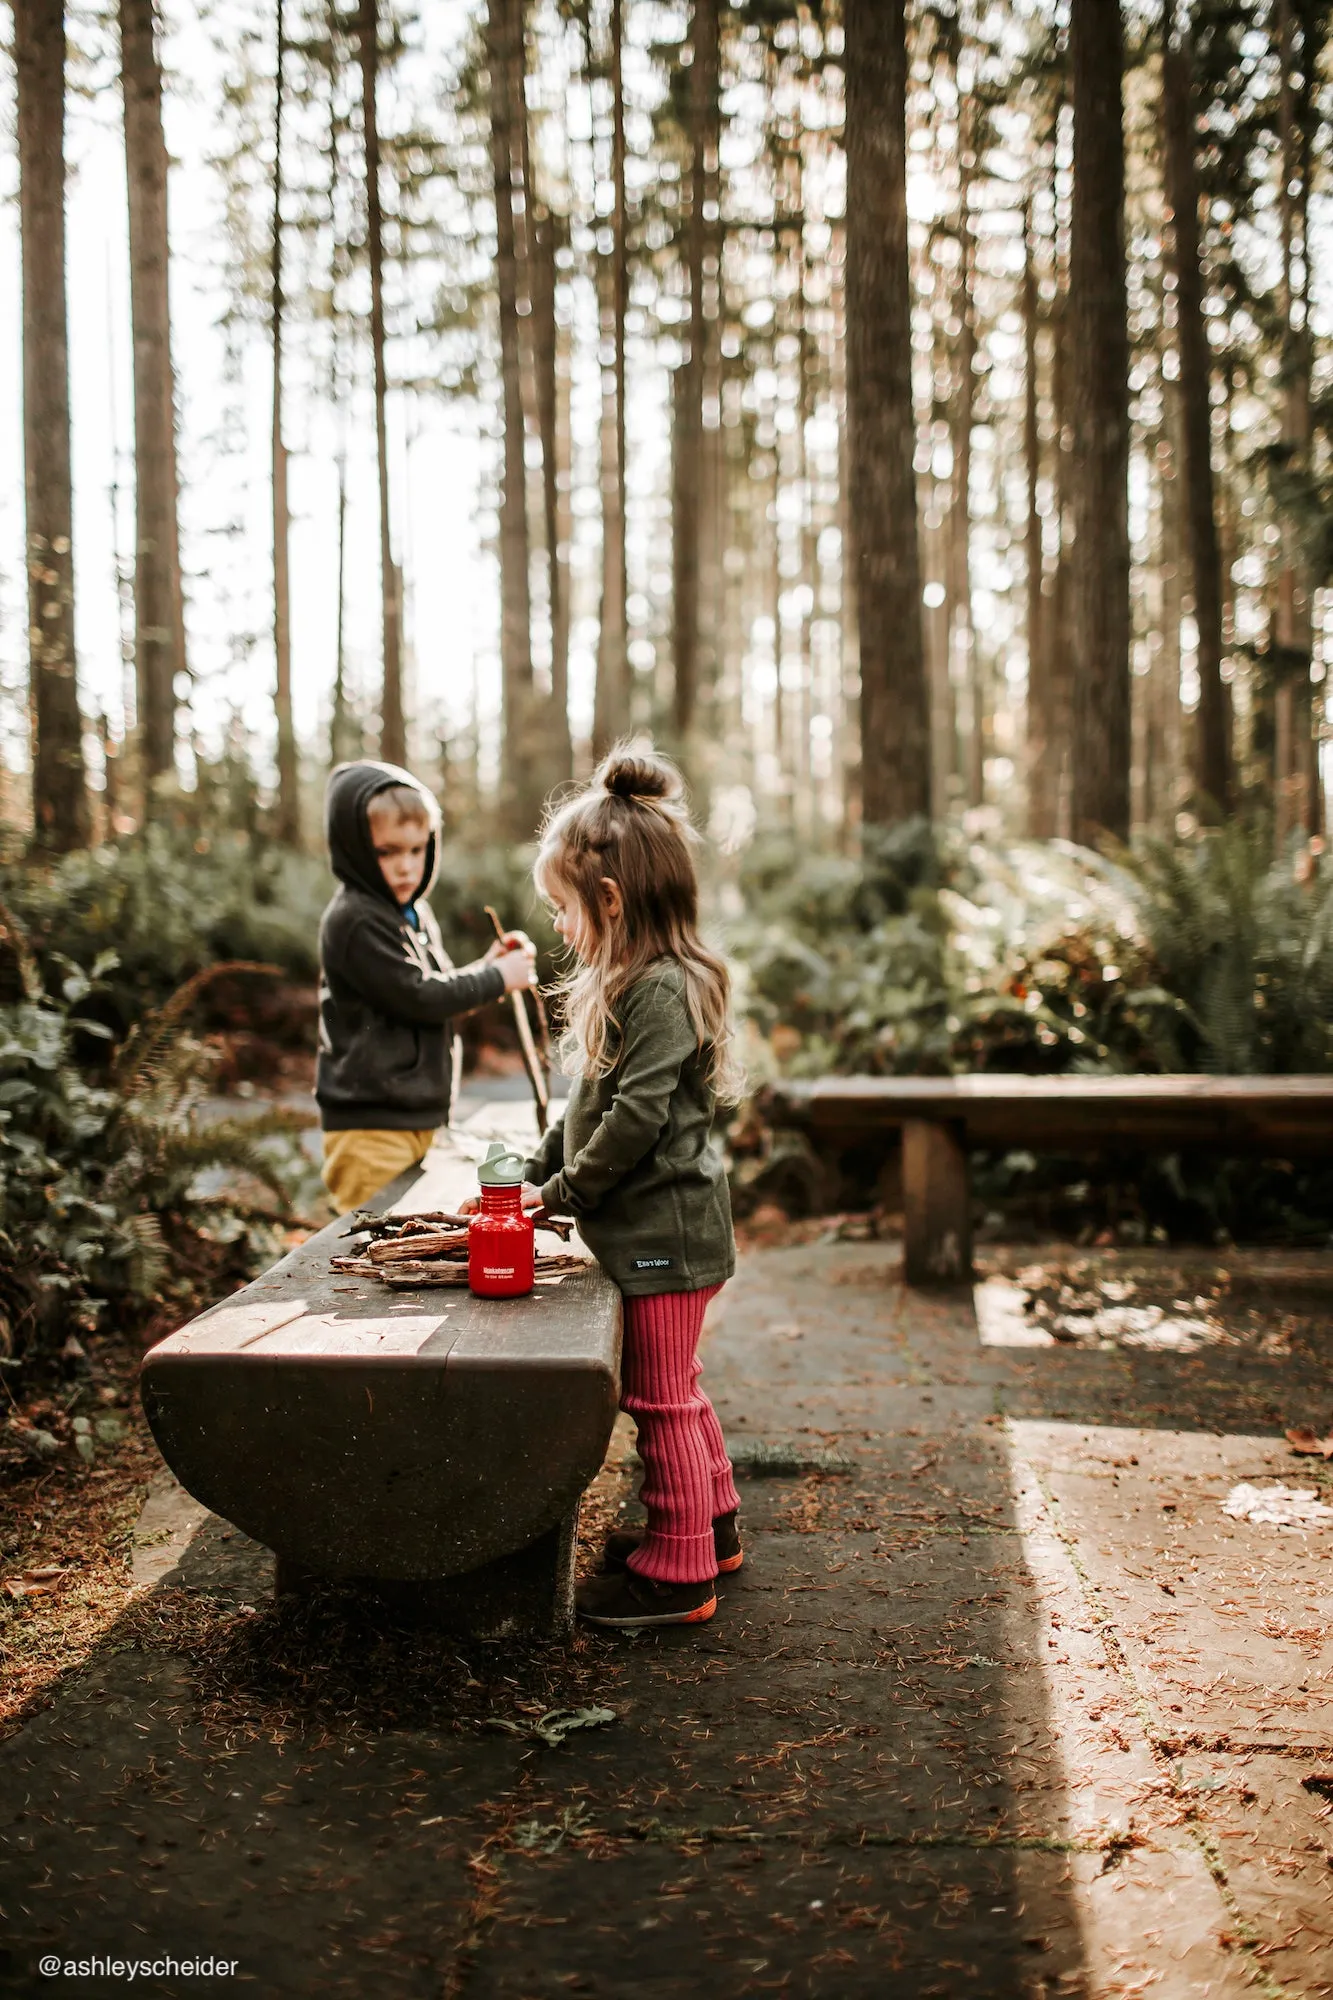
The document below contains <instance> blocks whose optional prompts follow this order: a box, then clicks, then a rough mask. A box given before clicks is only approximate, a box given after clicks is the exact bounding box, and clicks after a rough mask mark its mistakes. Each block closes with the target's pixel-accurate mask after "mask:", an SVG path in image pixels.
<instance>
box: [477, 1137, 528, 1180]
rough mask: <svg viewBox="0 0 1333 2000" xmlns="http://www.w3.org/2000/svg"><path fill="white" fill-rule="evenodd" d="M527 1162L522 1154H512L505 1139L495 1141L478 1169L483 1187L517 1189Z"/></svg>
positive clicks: (478, 1176)
mask: <svg viewBox="0 0 1333 2000" xmlns="http://www.w3.org/2000/svg"><path fill="white" fill-rule="evenodd" d="M526 1164H527V1162H526V1161H525V1160H524V1158H523V1155H522V1154H521V1153H511V1152H510V1150H509V1148H508V1147H507V1146H506V1145H505V1143H504V1141H503V1139H493V1140H492V1141H491V1149H490V1151H489V1153H487V1155H486V1157H485V1159H484V1160H483V1161H482V1163H481V1165H480V1167H478V1169H477V1179H478V1180H479V1181H480V1182H481V1185H482V1186H483V1187H517V1186H518V1185H519V1184H520V1182H521V1181H522V1179H523V1169H524V1167H525V1166H526Z"/></svg>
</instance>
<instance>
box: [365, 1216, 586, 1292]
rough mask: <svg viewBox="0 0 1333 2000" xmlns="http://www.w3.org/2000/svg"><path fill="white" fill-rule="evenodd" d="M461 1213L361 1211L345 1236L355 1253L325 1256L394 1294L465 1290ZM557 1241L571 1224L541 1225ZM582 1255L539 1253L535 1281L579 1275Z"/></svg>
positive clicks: (464, 1234) (465, 1223) (464, 1237)
mask: <svg viewBox="0 0 1333 2000" xmlns="http://www.w3.org/2000/svg"><path fill="white" fill-rule="evenodd" d="M468 1220H469V1218H468V1217H467V1216H466V1215H450V1214H448V1213H446V1212H445V1211H444V1210H442V1209H432V1210H430V1211H429V1212H428V1213H426V1214H424V1215H372V1214H371V1213H370V1212H369V1211H368V1210H365V1209H361V1210H358V1211H357V1213H356V1214H355V1215H354V1216H353V1217H352V1221H351V1227H350V1228H349V1229H347V1230H345V1231H344V1232H343V1233H344V1235H345V1236H350V1237H355V1238H357V1239H359V1241H358V1243H357V1247H356V1249H355V1251H354V1252H353V1253H352V1254H351V1255H349V1256H346V1257H331V1258H330V1259H329V1266H330V1269H331V1270H334V1271H342V1272H345V1273H349V1274H350V1275H351V1276H353V1277H356V1278H377V1279H378V1280H379V1282H380V1283H381V1284H382V1285H388V1286H389V1287H390V1288H391V1289H392V1290H394V1291H412V1290H416V1289H417V1288H418V1287H420V1286H423V1285H452V1286H454V1287H456V1288H457V1289H459V1290H462V1291H465V1290H466V1289H467V1229H468ZM539 1226H540V1227H541V1228H542V1229H543V1230H549V1231H550V1232H551V1234H552V1235H553V1236H556V1237H558V1238H559V1239H560V1241H561V1242H562V1243H567V1242H568V1241H569V1236H570V1231H571V1229H572V1228H573V1224H572V1223H569V1222H543V1223H541V1224H540V1225H539ZM587 1261H588V1260H587V1258H586V1257H580V1256H577V1255H575V1254H574V1253H573V1252H571V1251H567V1250H566V1251H542V1250H539V1251H538V1252H537V1256H536V1260H535V1262H536V1274H537V1277H538V1278H539V1279H540V1278H544V1277H556V1276H559V1275H560V1273H561V1272H563V1271H581V1270H582V1269H583V1267H584V1265H585V1264H586V1263H587Z"/></svg>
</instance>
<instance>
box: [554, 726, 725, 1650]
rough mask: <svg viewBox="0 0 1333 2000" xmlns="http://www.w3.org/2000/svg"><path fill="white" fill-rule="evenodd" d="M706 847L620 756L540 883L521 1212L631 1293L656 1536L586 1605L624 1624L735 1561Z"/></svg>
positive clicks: (587, 1612) (676, 801)
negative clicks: (714, 1361) (560, 1037)
mask: <svg viewBox="0 0 1333 2000" xmlns="http://www.w3.org/2000/svg"><path fill="white" fill-rule="evenodd" d="M697 839H698V836H697V835H696V833H695V831H694V829H693V827H692V826H691V824H690V819H689V814H688V812H687V810H686V806H685V800H684V786H683V784H682V783H681V778H680V773H679V772H678V771H677V770H676V768H675V766H674V765H672V764H670V763H668V761H667V760H666V758H665V757H659V756H658V755H656V753H655V752H653V751H652V750H651V749H645V748H638V747H635V746H633V745H622V746H621V747H619V748H618V749H615V750H613V751H612V752H611V754H610V755H609V756H608V757H607V758H606V759H605V760H604V762H603V763H602V764H601V766H600V767H599V769H598V770H597V771H596V772H595V773H594V775H593V778H592V780H591V782H590V783H589V785H588V786H587V788H586V789H585V790H584V791H582V792H579V793H578V794H577V795H576V796H575V797H573V798H571V799H569V800H567V801H566V802H565V803H564V804H562V805H558V806H557V807H556V808H555V809H554V811H553V812H552V813H551V815H550V817H549V819H548V820H547V823H546V826H545V828H544V830H543V833H542V839H541V846H540V849H539V852H538V855H537V861H536V866H535V868H534V871H533V873H534V879H535V881H536V884H537V887H538V889H539V891H540V892H541V894H542V895H543V896H544V897H545V899H546V901H547V902H548V903H549V904H550V905H551V909H552V912H553V914H554V920H555V927H556V930H557V931H558V932H559V933H560V936H561V937H562V938H563V939H564V941H565V943H566V945H567V946H568V947H569V949H570V951H571V953H572V955H573V958H574V960H575V961H576V964H575V969H574V970H573V972H572V973H571V975H570V977H569V978H568V979H567V981H566V982H565V987H564V997H565V1016H566V1021H567V1031H566V1036H565V1045H564V1057H565V1068H566V1069H567V1071H568V1072H569V1073H570V1075H571V1076H572V1077H573V1079H574V1080H573V1084H572V1088H571V1091H570V1097H569V1104H568V1107H567V1109H566V1112H565V1115H564V1118H563V1120H562V1121H561V1122H560V1124H558V1125H556V1126H553V1127H552V1129H551V1130H550V1131H549V1132H548V1133H547V1135H546V1138H545V1140H544V1142H543V1144H542V1146H541V1148H540V1150H539V1151H538V1153H537V1154H536V1156H535V1158H533V1159H532V1160H530V1161H529V1162H528V1170H527V1178H528V1182H529V1186H528V1187H527V1188H526V1189H525V1191H524V1200H525V1205H526V1206H528V1207H531V1208H540V1209H542V1210H545V1211H547V1212H549V1213H552V1214H559V1215H572V1216H574V1217H575V1218H576V1220H577V1222H578V1226H579V1229H580V1232H581V1233H582V1235H583V1237H584V1239H585V1240H586V1242H587V1243H588V1245H589V1247H590V1248H591V1249H592V1250H593V1251H594V1252H595V1253H596V1255H597V1257H598V1258H599V1259H600V1260H601V1262H602V1264H603V1265H604V1266H605V1267H606V1269H607V1271H608V1272H609V1273H610V1275H611V1276H612V1277H613V1278H614V1279H615V1282H616V1283H617V1284H618V1285H619V1287H620V1289H621V1291H622V1293H623V1294H624V1298H625V1347H624V1362H623V1378H624V1384H623V1392H622V1398H621V1400H622V1404H623V1407H624V1408H625V1409H626V1410H628V1411H629V1412H630V1414H631V1415H632V1416H633V1417H634V1419H635V1421H636V1423H637V1424H638V1428H639V1454H640V1456H641V1457H642V1459H643V1464H644V1477H643V1496H642V1497H643V1503H644V1506H645V1507H646V1509H647V1512H648V1526H647V1530H646V1532H645V1533H644V1534H643V1535H641V1536H640V1535H635V1534H627V1533H620V1534H616V1535H613V1536H612V1537H611V1538H610V1541H609V1542H608V1544H607V1551H606V1572H605V1574H603V1575H602V1576H597V1577H593V1578H591V1579H590V1580H589V1581H588V1582H587V1583H584V1584H583V1585H581V1586H580V1589H579V1596H578V1603H579V1610H580V1612H581V1614H582V1615H583V1617H585V1618H587V1619H588V1620H590V1621H591V1622H592V1623H593V1624H595V1625H608V1626H614V1627H618V1628H620V1629H622V1630H626V1631H632V1630H636V1629H638V1628H640V1627H643V1626H653V1625H693V1624H701V1623H703V1622H704V1621H705V1620H706V1619H709V1618H711V1617H712V1616H713V1613H714V1611H715V1610H716V1608H717V1597H716V1589H715V1580H716V1578H717V1576H718V1574H719V1573H720V1572H723V1571H730V1570H737V1569H739V1568H740V1566H741V1561H742V1556H741V1546H740V1541H739V1538H738V1536H737V1532H736V1515H737V1510H738V1508H739V1505H740V1502H739V1500H738V1499H737V1495H736V1488H735V1484H734V1483H733V1480H732V1475H731V1463H730V1460H729V1459H728V1457H727V1450H726V1445H725V1444H724V1442H723V1438H722V1430H721V1426H720V1425H719V1423H718V1420H717V1417H716V1415H715V1414H714V1411H713V1406H712V1404H711V1403H710V1402H709V1400H708V1398H707V1396H705V1395H704V1393H703V1391H702V1390H701V1389H700V1387H699V1380H698V1378H699V1374H700V1370H701V1363H700V1361H699V1359H698V1356H697V1352H696V1350H697V1348H698V1344H699V1334H700V1330H701V1328H702V1325H703V1317H704V1312H705V1309H706V1308H707V1306H708V1303H709V1300H710V1299H712V1298H714V1297H715V1296H716V1295H717V1293H718V1292H719V1291H720V1290H721V1288H722V1286H723V1285H724V1284H725V1282H726V1280H727V1279H728V1278H729V1277H730V1276H731V1274H732V1271H733V1270H734V1268H735V1261H736V1258H735V1243H734V1240H733V1237H732V1231H731V1202H730V1197H729V1194H728V1190H727V1180H726V1174H725V1172H724V1169H723V1164H722V1155H721V1151H720V1149H719V1147H718V1145H717V1142H716V1140H715V1138H714V1136H713V1124H714V1118H715V1114H716V1111H717V1107H718V1105H719V1103H723V1104H727V1103H735V1102H736V1100H737V1098H738V1097H739V1095H740V1085H741V1075H740V1070H739V1067H738V1065H737V1062H736V1058H735V1054H734V1050H733V1039H732V1027H731V1018H730V1002H731V983H730V979H729V977H728V973H727V968H726V965H725V964H724V963H723V961H722V960H721V959H720V958H718V957H717V956H716V955H715V954H714V953H713V952H711V951H709V950H708V948H707V946H706V945H705V944H704V943H703V942H702V940H701V939H700V936H699V931H698V920H699V883H698V877H697V875H696V873H695V866H694V847H695V844H696V842H697Z"/></svg>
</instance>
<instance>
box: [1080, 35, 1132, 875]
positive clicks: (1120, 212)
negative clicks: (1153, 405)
mask: <svg viewBox="0 0 1333 2000" xmlns="http://www.w3.org/2000/svg"><path fill="white" fill-rule="evenodd" d="M1070 57H1071V71H1072V77H1073V96H1074V176H1073V187H1074V194H1073V218H1072V223H1071V229H1070V272H1069V287H1070V297H1069V304H1070V315H1071V329H1070V330H1071V334H1072V349H1071V357H1070V358H1071V362H1072V364H1073V366H1074V368H1075V369H1076V371H1077V376H1076V379H1077V381H1078V385H1079V387H1078V393H1077V395H1076V396H1075V397H1074V398H1073V430H1074V452H1073V496H1072V497H1073V516H1074V550H1073V595H1074V616H1073V636H1074V718H1073V719H1074V731H1073V757H1072V774H1071V775H1072V794H1073V818H1074V837H1075V838H1076V839H1078V840H1082V841H1085V842H1089V843H1091V842H1093V841H1095V840H1096V839H1097V838H1098V836H1099V835H1102V834H1110V835H1112V836H1114V837H1115V838H1117V839H1120V840H1124V839H1126V838H1127V837H1128V834H1129V816H1130V796H1129V793H1130V777H1129V767H1130V686H1129V638H1130V611H1129V504H1128V477H1129V333H1128V325H1127V319H1126V300H1125V149H1124V133H1123V128H1122V104H1121V98H1122V91H1121V73H1122V66H1123V44H1122V31H1121V21H1120V8H1119V6H1118V5H1113V4H1111V0H1096V4H1085V5H1082V6H1076V7H1075V8H1073V9H1072V12H1071V17H1070Z"/></svg>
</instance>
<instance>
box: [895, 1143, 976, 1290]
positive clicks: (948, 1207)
mask: <svg viewBox="0 0 1333 2000" xmlns="http://www.w3.org/2000/svg"><path fill="white" fill-rule="evenodd" d="M903 1276H904V1277H905V1278H906V1280H907V1282H908V1284H909V1285H940V1284H946V1285H947V1284H960V1283H964V1282H966V1281H967V1280H969V1279H970V1278H971V1276H972V1208H971V1186H970V1181H969V1176H968V1167H967V1151H966V1148H965V1147H964V1144H963V1127H962V1126H961V1125H954V1124H950V1123H947V1122H946V1121H945V1120H943V1119H927V1118H910V1119H908V1120H906V1121H905V1123H904V1125H903Z"/></svg>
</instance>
